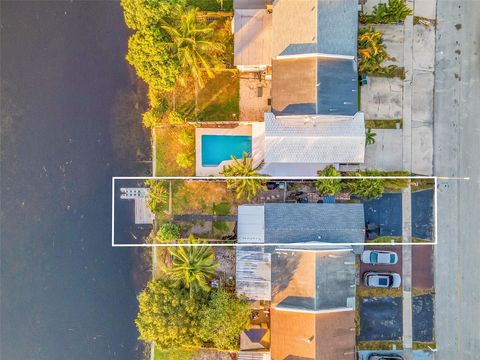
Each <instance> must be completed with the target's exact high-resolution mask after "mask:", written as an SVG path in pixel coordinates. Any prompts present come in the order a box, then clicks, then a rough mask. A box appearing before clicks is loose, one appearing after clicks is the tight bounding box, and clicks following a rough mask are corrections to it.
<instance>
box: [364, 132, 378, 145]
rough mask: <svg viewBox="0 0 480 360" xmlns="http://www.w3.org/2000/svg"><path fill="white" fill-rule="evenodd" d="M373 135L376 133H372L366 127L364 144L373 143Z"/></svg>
mask: <svg viewBox="0 0 480 360" xmlns="http://www.w3.org/2000/svg"><path fill="white" fill-rule="evenodd" d="M375 136H377V134H376V133H374V132H373V131H372V129H370V128H368V129H367V131H366V132H365V145H373V144H375Z"/></svg>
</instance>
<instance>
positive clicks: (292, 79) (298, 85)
mask: <svg viewBox="0 0 480 360" xmlns="http://www.w3.org/2000/svg"><path fill="white" fill-rule="evenodd" d="M262 3H263V2H262V1H254V2H253V3H252V4H255V5H252V6H254V7H255V9H251V7H252V6H250V8H248V9H245V8H242V6H244V7H245V6H246V5H245V2H243V1H236V2H235V15H234V38H235V65H236V66H237V67H238V69H239V70H240V71H262V74H263V75H262V76H263V78H268V79H270V78H271V112H267V113H265V116H264V125H265V127H264V134H262V138H261V139H257V142H258V144H259V145H258V146H257V147H261V148H262V149H263V159H264V161H265V166H264V169H263V172H264V173H266V174H269V175H274V176H282V175H295V176H306V175H316V173H317V171H318V170H319V169H322V168H324V167H326V166H327V165H330V164H334V165H336V166H339V165H340V164H359V163H363V162H364V158H365V122H364V114H363V113H361V112H359V111H358V110H359V109H358V74H357V31H358V1H357V0H275V1H273V3H272V5H271V11H270V10H267V6H266V5H262ZM265 74H268V76H267V75H265Z"/></svg>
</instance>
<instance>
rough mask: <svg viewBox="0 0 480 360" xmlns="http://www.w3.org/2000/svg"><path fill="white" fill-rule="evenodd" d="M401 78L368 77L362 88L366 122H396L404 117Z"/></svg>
mask: <svg viewBox="0 0 480 360" xmlns="http://www.w3.org/2000/svg"><path fill="white" fill-rule="evenodd" d="M402 84H403V82H402V80H401V79H399V78H384V77H372V76H368V77H367V85H364V86H362V87H361V88H360V97H361V102H360V103H361V105H360V108H361V111H363V112H364V113H365V120H394V119H401V118H402V117H403V109H402V106H403V102H402V101H403V87H402Z"/></svg>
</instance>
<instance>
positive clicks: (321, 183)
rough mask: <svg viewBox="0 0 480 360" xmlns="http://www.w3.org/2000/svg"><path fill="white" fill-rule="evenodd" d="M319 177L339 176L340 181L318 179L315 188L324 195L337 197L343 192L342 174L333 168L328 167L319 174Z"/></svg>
mask: <svg viewBox="0 0 480 360" xmlns="http://www.w3.org/2000/svg"><path fill="white" fill-rule="evenodd" d="M318 176H338V177H339V178H338V179H317V180H316V181H315V187H316V189H317V191H318V192H319V193H320V194H322V195H330V196H335V195H337V194H338V193H339V192H340V191H341V190H342V180H341V179H340V173H339V172H338V171H337V170H336V169H335V168H334V167H333V166H331V165H330V166H328V167H326V168H325V169H324V170H322V171H319V172H318Z"/></svg>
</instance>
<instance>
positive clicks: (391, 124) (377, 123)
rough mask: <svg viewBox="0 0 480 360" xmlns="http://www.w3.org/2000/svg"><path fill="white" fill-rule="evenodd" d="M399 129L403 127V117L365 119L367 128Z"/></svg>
mask: <svg viewBox="0 0 480 360" xmlns="http://www.w3.org/2000/svg"><path fill="white" fill-rule="evenodd" d="M397 125H398V126H399V127H398V128H399V129H402V127H403V119H394V120H365V127H366V128H367V129H396V128H397Z"/></svg>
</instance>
